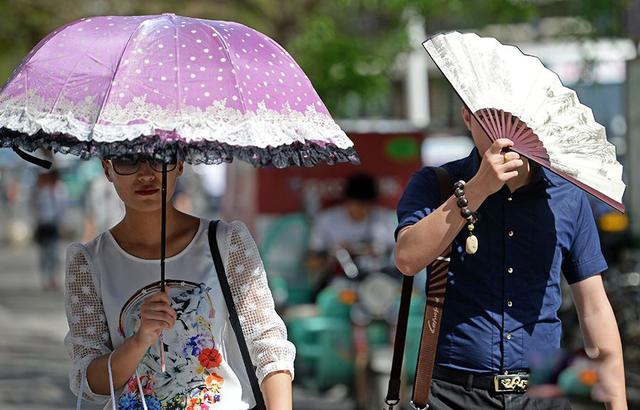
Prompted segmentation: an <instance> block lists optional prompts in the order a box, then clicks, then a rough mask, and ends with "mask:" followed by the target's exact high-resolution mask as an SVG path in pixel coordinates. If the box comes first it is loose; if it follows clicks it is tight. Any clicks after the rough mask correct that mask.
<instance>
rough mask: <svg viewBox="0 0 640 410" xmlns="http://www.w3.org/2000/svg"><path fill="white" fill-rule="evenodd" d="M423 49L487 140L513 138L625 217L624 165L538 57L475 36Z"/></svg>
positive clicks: (456, 36)
mask: <svg viewBox="0 0 640 410" xmlns="http://www.w3.org/2000/svg"><path fill="white" fill-rule="evenodd" d="M423 45H424V47H425V49H426V50H427V52H428V53H429V55H430V56H431V58H432V59H433V61H434V62H435V63H436V65H437V66H438V68H439V69H440V71H442V73H443V74H444V76H445V77H446V78H447V80H448V81H449V82H450V83H451V85H452V86H453V88H454V89H455V90H456V92H457V93H458V95H459V96H460V98H461V99H462V101H464V103H465V104H466V105H467V107H469V109H470V110H471V112H472V113H473V115H474V116H475V117H476V119H477V120H478V122H479V123H480V125H481V126H482V128H483V130H484V131H485V132H486V134H487V135H488V136H489V138H491V139H492V140H493V141H495V140H496V139H498V138H509V139H511V140H512V141H513V142H514V146H513V147H512V149H513V150H514V151H516V152H518V153H520V154H522V155H524V156H526V157H527V158H529V159H531V160H533V161H535V162H537V163H538V164H540V165H542V166H544V167H546V168H548V169H550V170H551V171H553V172H555V173H557V174H558V175H560V176H561V177H563V178H565V179H567V180H568V181H570V182H572V183H574V184H575V185H577V186H579V187H580V188H583V189H584V190H586V191H587V192H589V193H591V194H593V195H594V196H596V197H597V198H599V199H601V200H603V201H604V202H606V203H607V204H609V205H611V206H613V207H614V208H616V209H618V210H619V211H622V212H624V205H622V195H623V193H624V190H625V184H624V182H622V165H621V164H620V163H619V162H618V161H617V159H616V152H615V147H614V146H613V144H611V143H609V142H608V141H607V136H606V134H605V128H604V127H603V126H602V125H600V124H598V123H597V122H596V121H595V119H594V117H593V113H592V112H591V109H589V108H588V107H586V106H584V105H582V104H580V101H578V97H577V96H576V93H575V92H574V91H573V90H571V89H569V88H567V87H565V86H563V85H562V83H561V82H560V79H559V78H558V76H557V75H556V74H555V73H553V72H552V71H550V70H548V69H547V68H545V67H544V66H543V65H542V63H541V62H540V60H539V59H538V58H536V57H533V56H528V55H525V54H523V53H522V52H521V51H520V50H519V49H518V48H517V47H514V46H506V45H503V44H501V43H499V42H498V41H497V40H496V39H494V38H482V37H479V36H478V35H476V34H473V33H468V34H460V33H458V32H452V33H448V34H439V35H437V36H435V37H433V38H431V39H429V40H427V41H425V42H424V44H423Z"/></svg>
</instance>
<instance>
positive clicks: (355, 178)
mask: <svg viewBox="0 0 640 410" xmlns="http://www.w3.org/2000/svg"><path fill="white" fill-rule="evenodd" d="M344 196H345V198H346V199H355V200H357V201H363V202H375V201H376V200H377V199H378V187H377V185H376V181H375V179H374V178H373V177H372V176H371V175H369V174H354V175H351V176H350V177H349V178H347V183H346V185H345V188H344Z"/></svg>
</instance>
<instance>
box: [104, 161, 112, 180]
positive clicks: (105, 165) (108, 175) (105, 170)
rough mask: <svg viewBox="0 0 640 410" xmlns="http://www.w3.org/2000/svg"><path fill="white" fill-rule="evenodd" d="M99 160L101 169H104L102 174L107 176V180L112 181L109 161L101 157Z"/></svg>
mask: <svg viewBox="0 0 640 410" xmlns="http://www.w3.org/2000/svg"><path fill="white" fill-rule="evenodd" d="M101 162H102V170H103V171H104V176H105V177H107V179H108V180H109V182H113V180H112V179H111V173H110V169H111V167H110V166H109V161H107V160H105V159H103V160H102V161H101Z"/></svg>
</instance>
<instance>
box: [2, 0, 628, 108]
mask: <svg viewBox="0 0 640 410" xmlns="http://www.w3.org/2000/svg"><path fill="white" fill-rule="evenodd" d="M626 1H627V0H590V1H581V0H476V1H469V0H289V1H282V0H216V1H210V0H209V1H207V0H190V1H180V0H154V1H135V2H132V1H128V0H84V1H78V0H75V1H74V0H57V1H55V2H53V1H49V0H0V50H2V52H1V53H0V78H3V79H5V78H7V77H8V75H9V74H10V72H11V70H12V69H13V68H14V67H16V66H17V64H18V63H19V61H20V60H21V59H22V58H23V57H24V55H26V54H27V52H28V51H29V49H31V47H33V46H34V45H35V44H36V43H37V42H38V41H39V40H40V39H41V38H43V37H44V36H45V35H46V34H47V33H49V32H50V31H52V30H53V29H55V28H56V27H58V26H60V25H62V24H64V23H67V22H69V21H72V20H75V19H78V18H81V17H85V16H91V15H108V14H116V15H124V14H129V15H134V14H137V15H140V14H160V13H163V12H174V13H176V14H181V15H186V16H198V17H202V18H209V19H220V20H232V21H238V22H240V23H243V24H246V25H248V26H251V27H253V28H255V29H257V30H259V31H261V32H263V33H265V34H267V35H269V36H271V37H272V38H274V39H275V40H276V41H278V42H279V43H280V44H282V45H283V46H284V47H285V48H286V49H287V50H289V51H290V53H291V54H292V56H293V57H294V58H295V59H296V61H298V63H299V64H300V65H301V66H302V68H303V69H304V70H305V72H306V73H307V75H308V76H309V78H310V79H311V81H312V83H313V84H314V86H315V87H316V89H317V91H318V93H319V94H320V96H321V97H322V99H323V100H324V102H325V103H326V105H327V106H328V107H329V109H330V111H331V112H332V113H333V114H334V115H335V116H337V117H350V116H351V117H354V116H363V115H376V114H379V115H380V114H382V115H384V114H385V113H388V112H389V111H390V107H389V104H390V103H389V95H390V91H391V81H390V78H391V77H392V69H393V65H394V63H395V62H396V57H397V56H398V55H399V54H401V53H402V52H403V51H405V50H407V49H408V48H409V47H410V44H409V42H408V38H407V33H406V29H405V25H406V15H407V11H408V10H412V11H413V12H414V13H419V14H422V15H423V16H425V19H426V23H427V32H430V33H434V32H438V31H445V30H451V29H472V28H480V27H482V26H484V25H486V24H489V23H491V24H503V23H515V22H531V21H534V22H535V21H536V20H537V19H540V18H541V17H547V16H557V15H561V16H566V15H570V16H574V15H576V16H582V17H584V18H585V19H586V20H587V21H589V22H591V25H592V27H593V30H592V31H591V32H590V35H593V36H598V35H618V36H619V35H622V34H624V30H625V29H624V26H623V23H622V15H623V11H624V10H625V7H626Z"/></svg>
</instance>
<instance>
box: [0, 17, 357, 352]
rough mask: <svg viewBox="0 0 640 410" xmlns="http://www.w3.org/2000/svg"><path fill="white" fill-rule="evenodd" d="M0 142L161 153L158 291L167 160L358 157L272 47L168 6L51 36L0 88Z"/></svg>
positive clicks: (72, 26)
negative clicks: (161, 10)
mask: <svg viewBox="0 0 640 410" xmlns="http://www.w3.org/2000/svg"><path fill="white" fill-rule="evenodd" d="M0 147H8V148H13V149H14V150H15V151H16V152H17V153H18V155H20V156H21V157H22V158H24V159H27V160H29V161H31V162H34V163H36V164H38V165H42V166H47V167H48V166H50V165H51V164H50V163H47V162H46V161H42V160H39V159H37V158H35V157H33V156H31V155H29V154H26V153H25V152H24V151H34V150H35V149H37V148H45V149H50V150H53V151H57V152H62V153H71V154H75V155H79V156H81V157H82V158H89V157H92V156H97V157H100V158H114V157H120V156H126V155H131V154H136V155H146V156H151V157H153V158H155V159H159V160H162V161H163V164H164V165H163V175H162V233H161V235H162V238H161V257H160V278H161V279H160V281H161V287H162V289H163V290H164V278H165V263H164V261H165V249H166V244H165V242H166V232H165V230H166V229H165V228H166V165H167V163H171V162H173V161H175V160H176V159H181V160H185V161H187V162H189V163H191V164H200V163H207V164H214V163H221V162H230V161H231V160H232V159H233V158H234V157H236V158H239V159H241V160H244V161H247V162H250V163H251V164H253V165H255V166H266V165H272V166H276V167H279V168H282V167H287V166H290V165H299V166H313V165H315V164H317V163H319V162H321V161H325V162H327V163H330V164H333V163H337V162H351V163H358V157H357V155H356V153H355V150H354V148H353V143H352V142H351V141H350V140H349V139H348V138H347V136H346V135H345V133H344V132H343V131H342V130H341V129H340V128H339V127H338V125H337V124H336V123H335V122H334V121H333V119H332V118H331V116H330V114H329V112H328V111H327V109H326V107H325V106H324V104H323V103H322V101H321V100H320V98H319V97H318V94H317V93H316V92H315V90H314V89H313V86H312V85H311V83H310V82H309V79H308V78H307V76H306V75H305V74H304V72H303V71H302V69H300V67H299V66H298V64H296V62H295V61H294V60H293V58H292V57H291V56H290V55H289V53H287V51H286V50H284V49H283V48H282V47H281V46H280V45H278V44H277V43H276V42H275V41H273V40H272V39H270V38H269V37H267V36H265V35H264V34H262V33H259V32H257V31H255V30H253V29H251V28H248V27H246V26H243V25H241V24H238V23H233V22H225V21H213V20H203V19H197V18H188V17H181V16H176V15H174V14H163V15H157V16H112V17H106V16H105V17H92V18H84V19H81V20H78V21H74V22H72V23H69V24H67V25H65V26H63V27H60V28H59V29H57V30H55V31H54V32H53V33H51V34H50V35H48V36H47V37H46V38H45V39H43V40H42V41H41V42H40V43H39V44H38V45H37V46H36V47H34V48H33V50H31V52H29V54H28V55H27V56H26V57H25V59H24V60H23V61H22V63H21V64H20V65H19V66H18V68H17V69H16V70H15V71H14V72H13V74H12V75H11V77H10V78H9V80H8V81H7V82H6V83H5V84H4V86H3V87H2V89H1V90H0ZM161 352H163V351H162V349H161Z"/></svg>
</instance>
